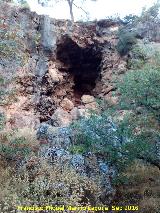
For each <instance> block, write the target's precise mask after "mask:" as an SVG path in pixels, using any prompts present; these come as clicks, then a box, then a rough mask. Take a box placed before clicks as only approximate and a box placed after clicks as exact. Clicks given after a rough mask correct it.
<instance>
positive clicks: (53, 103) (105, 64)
mask: <svg viewBox="0 0 160 213" xmlns="http://www.w3.org/2000/svg"><path fill="white" fill-rule="evenodd" d="M3 7H5V5H3ZM6 9H7V11H6V12H5V22H6V23H8V24H10V22H12V24H15V23H16V24H18V26H19V31H20V32H21V33H22V35H21V39H22V42H24V44H25V47H24V49H23V50H22V51H23V52H24V53H25V54H26V56H27V59H26V61H25V63H24V65H23V66H19V67H18V66H17V67H16V69H14V72H15V75H16V78H17V80H16V88H17V99H18V100H17V102H16V104H15V103H13V104H11V105H10V106H7V108H6V111H8V113H7V114H8V115H9V116H8V117H9V120H12V124H13V125H14V123H15V126H17V125H23V124H24V125H32V126H36V125H37V124H38V123H39V122H42V121H48V120H50V118H51V116H52V115H53V114H54V112H55V111H56V109H58V108H59V107H61V108H62V109H63V110H64V112H63V113H67V117H68V120H72V119H73V117H74V116H76V115H75V112H77V110H80V111H83V110H84V109H86V108H90V109H95V108H96V102H95V100H94V98H93V97H95V98H102V97H103V98H105V99H106V100H108V101H110V102H112V103H113V104H114V103H115V102H116V100H117V98H116V97H114V98H113V97H111V95H112V92H113V91H115V90H116V88H115V84H114V82H115V80H116V78H117V76H118V77H119V75H121V74H123V73H124V72H125V71H126V62H125V61H124V60H122V59H121V58H120V57H119V55H118V53H117V51H116V49H115V46H116V43H117V36H116V32H117V30H118V27H119V24H120V23H117V22H114V21H111V20H101V21H98V22H88V23H81V22H79V23H78V22H77V23H75V24H74V25H73V26H72V25H71V22H70V21H65V20H64V21H63V20H54V19H51V18H49V17H47V16H38V15H37V14H36V13H32V12H30V11H29V10H28V9H16V8H13V7H8V8H6ZM1 10H2V11H1V12H2V13H1V14H2V16H3V13H4V10H3V8H1ZM6 14H7V15H6ZM8 66H9V64H7V65H6V67H5V69H7V67H8ZM84 95H88V96H85V97H88V98H89V99H90V96H93V97H91V99H92V101H91V102H90V100H86V101H85V102H83V101H82V99H83V98H82V97H83V96H84ZM71 111H72V112H71ZM31 112H32V113H31ZM15 114H16V115H15ZM73 114H74V116H73ZM17 116H18V117H17ZM19 118H21V119H20V120H21V121H22V123H19V121H16V120H19ZM33 120H34V121H35V122H34V121H33ZM27 122H28V123H27ZM18 123H19V124H18Z"/></svg>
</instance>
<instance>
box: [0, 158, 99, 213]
mask: <svg viewBox="0 0 160 213" xmlns="http://www.w3.org/2000/svg"><path fill="white" fill-rule="evenodd" d="M8 172H9V171H8V170H7V169H5V171H4V172H3V175H1V177H0V178H1V180H2V182H1V187H2V190H1V194H0V199H1V200H0V209H1V212H3V211H4V209H6V210H7V211H8V210H9V209H10V210H12V211H13V210H14V209H15V207H16V206H17V205H21V206H24V205H26V206H27V205H28V206H30V205H38V206H42V205H44V204H45V205H46V204H50V205H67V206H68V205H72V206H78V205H83V204H84V205H89V204H92V205H95V204H96V203H97V202H98V203H99V196H100V194H101V189H100V187H99V185H98V182H95V181H93V180H90V179H89V178H87V177H85V176H80V175H79V174H77V173H76V172H75V171H74V170H72V169H71V168H69V167H68V166H67V165H63V166H62V165H60V164H59V163H56V164H55V165H49V164H48V162H46V160H44V159H39V158H36V157H32V158H31V159H30V160H29V161H28V163H27V164H26V165H25V166H24V167H23V168H21V171H19V172H16V174H12V177H11V178H10V176H9V175H8V174H9V173H10V172H9V173H8ZM10 174H11V173H10ZM4 179H5V180H6V179H7V181H6V182H5V181H4ZM8 212H9V211H8Z"/></svg>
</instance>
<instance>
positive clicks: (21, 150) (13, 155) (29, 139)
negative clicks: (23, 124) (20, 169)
mask: <svg viewBox="0 0 160 213" xmlns="http://www.w3.org/2000/svg"><path fill="white" fill-rule="evenodd" d="M0 139H1V143H0V155H1V156H2V157H3V159H6V160H7V161H16V162H17V163H20V162H21V161H22V160H24V159H25V158H26V157H27V156H29V155H30V154H31V153H32V152H35V153H36V152H37V151H38V148H39V143H38V141H37V139H36V133H35V132H34V131H33V130H31V129H27V128H24V129H19V130H17V131H10V132H8V131H7V132H6V131H5V130H3V131H1V132H0Z"/></svg>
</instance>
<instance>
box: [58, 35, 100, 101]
mask: <svg viewBox="0 0 160 213" xmlns="http://www.w3.org/2000/svg"><path fill="white" fill-rule="evenodd" d="M56 57H57V60H59V61H60V62H61V63H63V64H64V67H65V68H63V69H62V70H60V71H63V72H64V71H65V72H67V73H69V74H70V75H72V76H73V79H74V88H73V90H74V98H75V100H76V102H77V103H78V102H79V101H80V99H81V96H82V95H83V94H86V95H94V94H93V89H94V88H95V86H96V80H97V79H98V78H100V64H101V60H102V53H101V51H100V48H97V47H96V45H95V44H92V45H91V44H88V46H85V47H81V46H79V45H78V44H77V43H76V42H74V41H73V40H72V39H71V38H70V37H68V36H63V37H62V38H61V39H60V41H59V42H58V44H57V53H56Z"/></svg>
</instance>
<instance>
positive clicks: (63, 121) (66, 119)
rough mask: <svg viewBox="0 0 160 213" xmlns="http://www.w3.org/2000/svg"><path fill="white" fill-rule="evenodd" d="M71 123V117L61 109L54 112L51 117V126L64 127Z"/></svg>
mask: <svg viewBox="0 0 160 213" xmlns="http://www.w3.org/2000/svg"><path fill="white" fill-rule="evenodd" d="M71 122H72V116H71V115H70V114H69V113H68V112H67V111H65V110H63V109H62V108H58V109H56V110H55V112H54V114H53V115H52V117H51V124H52V125H53V126H57V127H66V126H69V124H70V123H71Z"/></svg>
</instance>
